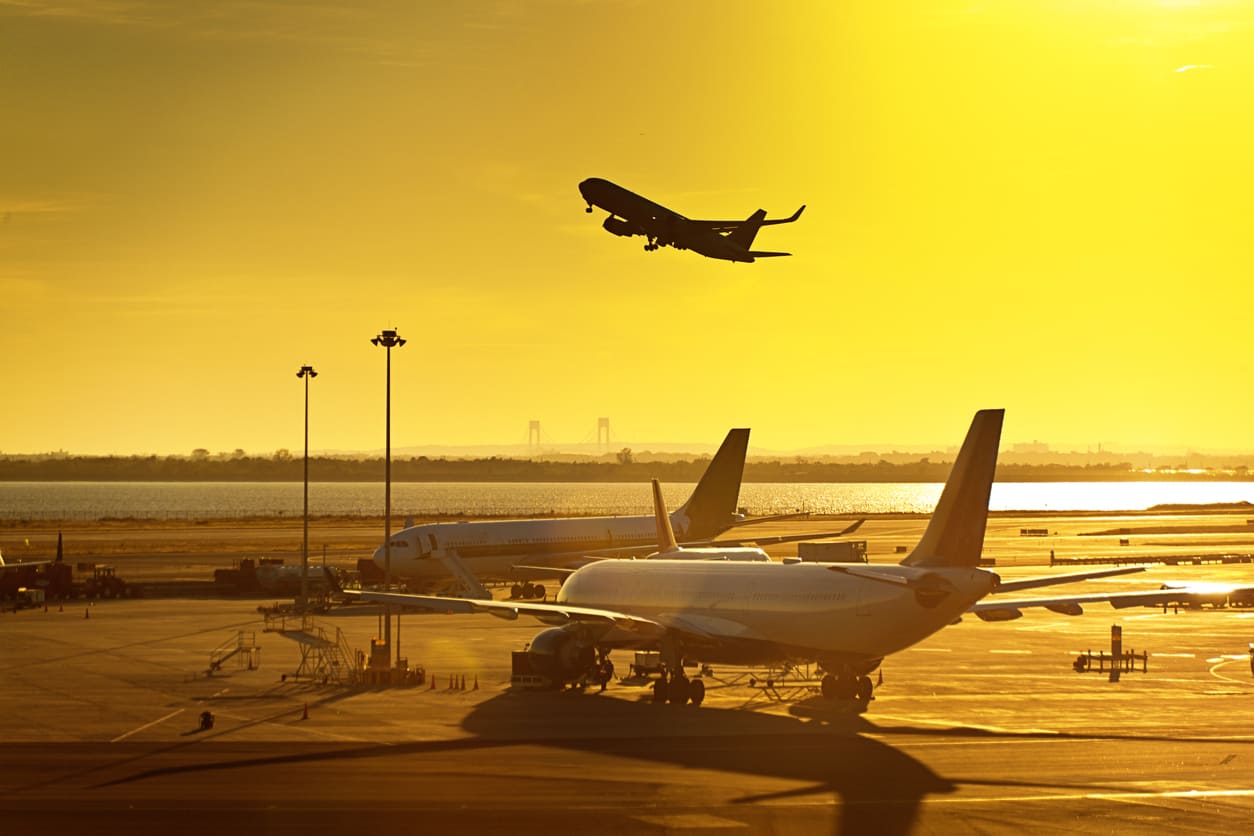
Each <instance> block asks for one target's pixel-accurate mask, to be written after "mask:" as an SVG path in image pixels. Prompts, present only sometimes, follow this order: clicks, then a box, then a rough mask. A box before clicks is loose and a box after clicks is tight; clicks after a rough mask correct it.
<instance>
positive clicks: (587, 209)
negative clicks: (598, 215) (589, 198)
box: [583, 203, 592, 215]
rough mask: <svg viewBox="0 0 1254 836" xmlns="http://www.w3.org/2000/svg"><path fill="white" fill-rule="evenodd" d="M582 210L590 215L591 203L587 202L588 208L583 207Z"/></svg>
mask: <svg viewBox="0 0 1254 836" xmlns="http://www.w3.org/2000/svg"><path fill="white" fill-rule="evenodd" d="M583 211H585V212H587V213H588V214H589V215H591V214H592V204H591V203H589V204H588V208H586V209H584V210H583Z"/></svg>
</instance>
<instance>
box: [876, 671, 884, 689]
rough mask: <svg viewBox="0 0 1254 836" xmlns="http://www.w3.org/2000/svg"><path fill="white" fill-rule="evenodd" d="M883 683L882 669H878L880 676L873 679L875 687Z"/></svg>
mask: <svg viewBox="0 0 1254 836" xmlns="http://www.w3.org/2000/svg"><path fill="white" fill-rule="evenodd" d="M883 684H884V671H883V670H881V671H880V677H879V679H877V680H876V681H875V687H876V688H878V687H880V686H881V685H883Z"/></svg>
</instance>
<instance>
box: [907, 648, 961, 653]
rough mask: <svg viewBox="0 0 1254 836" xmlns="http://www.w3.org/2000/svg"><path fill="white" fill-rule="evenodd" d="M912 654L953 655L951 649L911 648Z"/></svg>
mask: <svg viewBox="0 0 1254 836" xmlns="http://www.w3.org/2000/svg"><path fill="white" fill-rule="evenodd" d="M910 651H911V652H912V653H953V652H954V649H953V648H952V647H912V648H910Z"/></svg>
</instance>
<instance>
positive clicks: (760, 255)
mask: <svg viewBox="0 0 1254 836" xmlns="http://www.w3.org/2000/svg"><path fill="white" fill-rule="evenodd" d="M749 255H750V256H752V257H754V258H778V257H779V256H782V255H792V253H763V252H758V251H757V250H753V251H751V252H750V253H749Z"/></svg>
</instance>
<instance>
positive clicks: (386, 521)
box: [370, 329, 405, 648]
mask: <svg viewBox="0 0 1254 836" xmlns="http://www.w3.org/2000/svg"><path fill="white" fill-rule="evenodd" d="M370 342H372V343H374V344H375V345H381V346H383V347H384V348H385V349H387V358H388V360H387V384H386V385H387V402H386V403H387V406H386V410H385V415H386V417H385V419H384V428H385V429H384V442H383V443H384V448H383V449H384V453H383V585H384V587H385V588H386V587H390V586H391V585H392V348H393V347H396V348H400V347H401V346H403V345H404V344H405V340H403V339H402V338H401V337H400V335H399V334H397V333H396V331H395V329H393V330H391V331H381V332H379V336H377V337H373V338H372V339H371V340H370ZM383 644H384V645H386V646H387V647H389V648H390V647H391V646H392V612H391V608H390V607H387V606H384V608H383Z"/></svg>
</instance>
